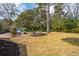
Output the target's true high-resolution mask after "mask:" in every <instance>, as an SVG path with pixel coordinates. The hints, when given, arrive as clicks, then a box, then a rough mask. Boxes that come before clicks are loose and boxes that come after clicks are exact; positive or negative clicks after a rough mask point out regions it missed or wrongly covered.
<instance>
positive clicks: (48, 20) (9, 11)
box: [0, 3, 79, 32]
mask: <svg viewBox="0 0 79 59" xmlns="http://www.w3.org/2000/svg"><path fill="white" fill-rule="evenodd" d="M36 5H38V7H36V8H34V9H28V10H25V11H23V12H21V14H19V15H18V9H17V8H16V4H12V3H11V4H8V3H6V4H0V17H1V18H2V19H3V20H1V21H0V26H1V27H0V29H3V31H10V27H12V26H13V24H14V25H16V28H18V29H21V30H22V31H46V32H49V31H62V32H79V31H78V29H79V28H78V27H79V20H78V19H79V13H78V12H79V8H78V7H79V4H78V3H75V4H65V3H53V4H51V3H37V4H36ZM52 5H53V7H54V9H53V10H54V13H50V12H49V11H50V6H52ZM72 6H74V7H72ZM17 15H18V17H17V18H16V19H15V17H16V16H17ZM12 19H15V20H12ZM1 31H2V30H1Z"/></svg>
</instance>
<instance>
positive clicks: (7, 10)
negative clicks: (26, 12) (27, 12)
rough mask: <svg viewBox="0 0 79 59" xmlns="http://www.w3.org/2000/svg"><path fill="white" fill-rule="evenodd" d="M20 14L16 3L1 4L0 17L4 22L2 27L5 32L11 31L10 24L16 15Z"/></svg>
mask: <svg viewBox="0 0 79 59" xmlns="http://www.w3.org/2000/svg"><path fill="white" fill-rule="evenodd" d="M17 15H18V9H17V7H16V5H15V4H14V3H1V4H0V18H1V19H3V20H1V22H2V29H1V30H3V31H4V32H8V31H10V26H11V25H12V24H13V20H12V19H14V18H15V16H17Z"/></svg>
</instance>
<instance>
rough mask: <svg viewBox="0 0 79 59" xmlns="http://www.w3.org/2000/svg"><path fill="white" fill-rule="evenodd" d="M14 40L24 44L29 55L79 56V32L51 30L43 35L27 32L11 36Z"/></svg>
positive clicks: (25, 51)
mask: <svg viewBox="0 0 79 59" xmlns="http://www.w3.org/2000/svg"><path fill="white" fill-rule="evenodd" d="M10 40H11V41H13V42H16V43H18V44H21V45H24V46H25V48H26V49H24V50H23V52H24V53H26V54H27V55H29V56H46V55H47V56H51V55H53V56H65V55H66V56H72V55H75V56H77V55H78V56H79V34H77V33H62V32H51V33H49V34H47V35H43V36H31V35H30V34H26V35H23V36H19V37H11V39H10Z"/></svg>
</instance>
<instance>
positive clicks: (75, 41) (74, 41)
mask: <svg viewBox="0 0 79 59" xmlns="http://www.w3.org/2000/svg"><path fill="white" fill-rule="evenodd" d="M62 40H63V41H65V42H68V43H70V44H72V45H76V46H79V38H63V39H62Z"/></svg>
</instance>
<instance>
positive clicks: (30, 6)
mask: <svg viewBox="0 0 79 59" xmlns="http://www.w3.org/2000/svg"><path fill="white" fill-rule="evenodd" d="M16 5H17V7H18V9H19V10H20V11H21V12H22V11H24V10H27V9H33V8H36V7H37V5H36V4H35V3H21V4H16ZM52 12H54V10H53V6H51V7H50V13H52Z"/></svg>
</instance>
